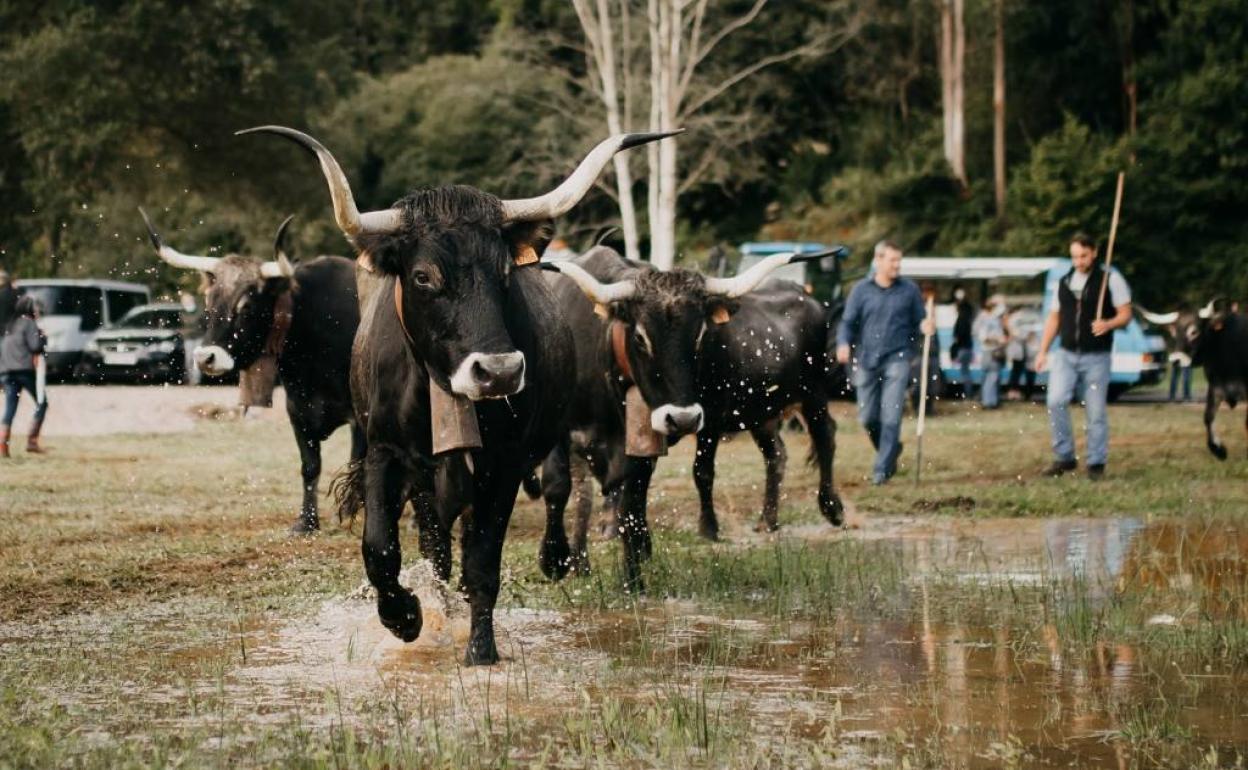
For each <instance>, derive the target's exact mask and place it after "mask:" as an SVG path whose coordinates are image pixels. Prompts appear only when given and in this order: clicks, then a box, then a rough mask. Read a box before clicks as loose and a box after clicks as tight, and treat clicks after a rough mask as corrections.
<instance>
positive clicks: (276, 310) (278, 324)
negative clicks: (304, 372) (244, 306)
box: [264, 289, 295, 356]
mask: <svg viewBox="0 0 1248 770" xmlns="http://www.w3.org/2000/svg"><path fill="white" fill-rule="evenodd" d="M294 305H295V300H294V296H293V295H292V293H291V291H290V289H287V290H286V291H284V292H282V293H281V294H279V295H277V299H276V300H274V301H273V325H272V326H271V327H269V336H268V339H266V340H265V342H264V352H265V353H266V354H267V355H271V356H280V355H281V354H282V348H284V347H286V334H287V333H288V332H290V323H291V320H292V319H293V318H294V312H293V311H294Z"/></svg>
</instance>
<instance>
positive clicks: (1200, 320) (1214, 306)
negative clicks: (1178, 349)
mask: <svg viewBox="0 0 1248 770" xmlns="http://www.w3.org/2000/svg"><path fill="white" fill-rule="evenodd" d="M1230 315H1231V303H1230V302H1229V301H1228V300H1226V299H1223V298H1221V297H1218V298H1215V299H1212V300H1210V301H1209V304H1207V305H1205V306H1204V307H1202V308H1201V309H1200V310H1197V311H1196V314H1195V316H1192V315H1191V314H1190V313H1188V314H1187V317H1186V324H1184V323H1183V321H1184V319H1183V318H1180V322H1179V330H1180V333H1181V334H1182V336H1183V340H1184V343H1185V345H1184V348H1185V350H1186V351H1187V352H1188V354H1189V355H1191V357H1192V362H1193V363H1194V364H1196V365H1203V364H1204V363H1205V360H1204V359H1205V349H1206V347H1207V346H1208V345H1209V344H1211V341H1212V340H1213V338H1215V337H1216V336H1217V334H1218V332H1220V331H1222V329H1223V327H1225V326H1226V320H1227V318H1228V317H1229V316H1230Z"/></svg>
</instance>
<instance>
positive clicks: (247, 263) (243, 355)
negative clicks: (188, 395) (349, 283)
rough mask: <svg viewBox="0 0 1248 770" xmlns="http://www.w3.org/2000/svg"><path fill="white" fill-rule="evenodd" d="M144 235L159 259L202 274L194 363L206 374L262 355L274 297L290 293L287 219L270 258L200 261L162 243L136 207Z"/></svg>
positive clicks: (231, 257)
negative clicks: (201, 328) (201, 317)
mask: <svg viewBox="0 0 1248 770" xmlns="http://www.w3.org/2000/svg"><path fill="white" fill-rule="evenodd" d="M139 213H140V214H142V216H143V222H144V224H146V225H147V233H148V236H149V237H150V239H151V241H152V246H153V247H155V249H156V253H157V254H159V255H160V258H161V259H163V260H164V261H166V262H168V263H169V264H171V265H173V266H174V267H181V268H185V269H187V270H197V271H199V272H200V274H201V275H203V278H204V281H203V290H204V314H205V316H206V318H207V321H208V328H207V332H206V333H205V335H204V339H203V341H202V342H201V343H200V345H199V347H197V348H196V349H195V352H194V357H195V365H196V366H198V367H199V369H200V371H202V372H203V373H204V374H207V375H210V376H218V375H222V374H225V373H226V372H229V371H230V370H232V369H246V368H247V367H248V366H251V364H252V363H254V362H255V360H256V359H257V358H259V357H260V354H261V353H262V352H263V351H264V345H265V342H266V341H267V339H268V336H269V330H270V329H271V328H272V326H273V311H274V306H275V304H276V302H277V298H278V297H279V296H280V295H281V294H283V293H284V292H287V291H289V290H291V288H292V286H293V277H294V273H295V269H294V266H293V265H291V263H290V260H289V259H287V258H286V254H285V252H284V251H283V250H282V240H283V238H284V236H285V234H286V227H287V226H288V225H289V224H290V220H291V219H293V217H287V218H286V221H285V222H282V225H281V227H279V228H278V229H277V236H276V238H275V239H274V241H273V259H272V260H269V261H263V260H260V259H257V258H254V257H243V256H239V255H237V254H231V255H229V256H226V257H200V256H192V255H189V254H183V253H182V252H180V251H177V250H176V249H174V248H173V247H171V246H169V245H167V244H166V243H164V241H163V240H162V239H161V237H160V235H159V234H157V232H156V229H155V228H154V227H153V226H152V222H151V220H150V219H148V217H147V213H146V212H145V211H143V209H139Z"/></svg>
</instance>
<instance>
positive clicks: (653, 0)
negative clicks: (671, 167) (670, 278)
mask: <svg viewBox="0 0 1248 770" xmlns="http://www.w3.org/2000/svg"><path fill="white" fill-rule="evenodd" d="M663 1H664V2H665V1H666V0H663ZM659 2H660V0H647V2H646V15H647V19H646V27H647V29H648V31H649V34H650V129H649V130H651V131H654V130H656V129H657V128H658V126H659V114H660V112H661V110H660V103H661V101H662V95H661V93H660V90H659V81H658V72H659V70H661V69H662V68H663V52H662V44H661V42H660V41H661V40H662V34H661V32H660V29H659V28H660V24H659ZM660 144H662V142H651V143H650V144H648V145H646V167H647V169H648V170H649V173H648V174H647V175H646V213H647V215H648V217H647V218H648V220H649V222H648V225H649V227H650V258H651V259H652V260H653V259H654V251H655V229H656V227H657V225H658V221H659V145H660Z"/></svg>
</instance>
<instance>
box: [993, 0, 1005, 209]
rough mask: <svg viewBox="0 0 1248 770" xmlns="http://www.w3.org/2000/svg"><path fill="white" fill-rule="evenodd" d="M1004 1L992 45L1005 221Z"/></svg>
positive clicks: (997, 166)
mask: <svg viewBox="0 0 1248 770" xmlns="http://www.w3.org/2000/svg"><path fill="white" fill-rule="evenodd" d="M1004 2H1005V0H996V3H995V6H996V7H995V9H994V10H995V15H996V28H997V30H996V39H995V40H994V41H993V47H992V181H993V192H994V197H995V199H996V204H997V220H998V221H1000V222H1004V221H1005V191H1006V188H1005V11H1004V9H1003V8H1002V5H1003V4H1004Z"/></svg>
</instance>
